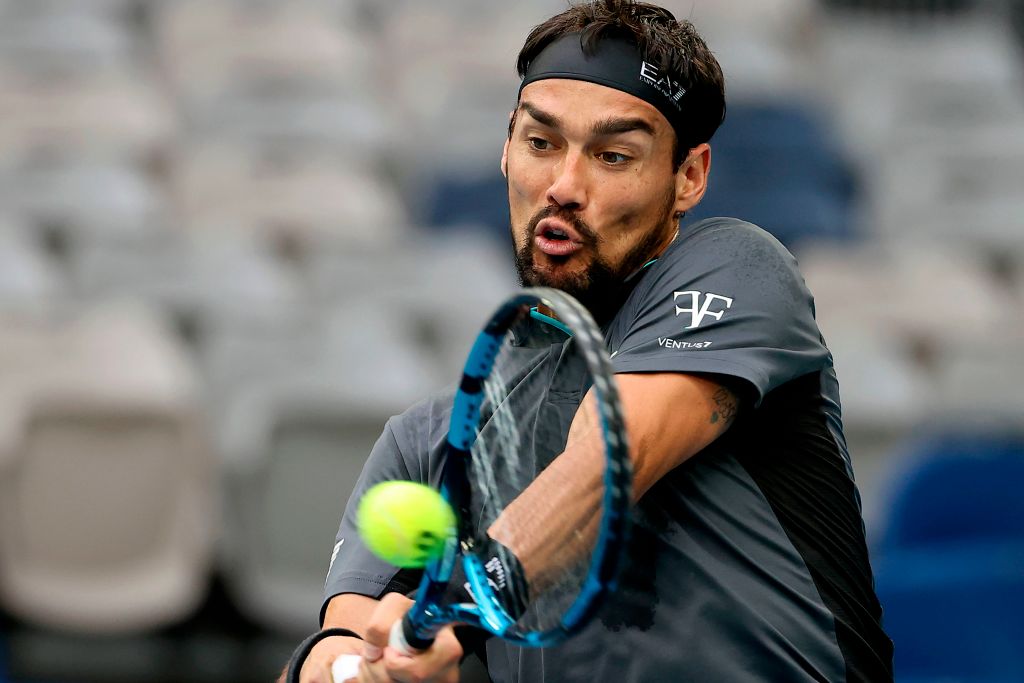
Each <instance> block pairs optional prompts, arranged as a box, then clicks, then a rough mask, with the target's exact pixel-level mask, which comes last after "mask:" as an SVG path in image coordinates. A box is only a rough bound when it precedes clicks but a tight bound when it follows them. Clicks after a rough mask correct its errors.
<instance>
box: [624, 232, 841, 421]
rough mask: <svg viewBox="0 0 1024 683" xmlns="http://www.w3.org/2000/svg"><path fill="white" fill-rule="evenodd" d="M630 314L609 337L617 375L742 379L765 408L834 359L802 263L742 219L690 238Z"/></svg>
mask: <svg viewBox="0 0 1024 683" xmlns="http://www.w3.org/2000/svg"><path fill="white" fill-rule="evenodd" d="M620 315H621V320H617V321H615V324H614V325H613V328H612V329H611V331H610V339H609V341H610V344H611V348H612V352H613V357H612V358H613V360H612V362H613V365H614V368H615V371H616V372H692V373H712V374H719V375H726V376H730V377H736V378H739V379H741V380H744V381H745V382H747V383H749V384H750V385H751V386H752V387H753V388H754V390H755V392H756V402H757V403H759V402H760V400H761V399H763V398H764V396H765V395H766V394H768V392H770V391H772V390H773V389H775V388H777V387H779V386H781V385H782V384H785V383H786V382H788V381H789V380H791V379H795V378H796V377H799V376H802V375H805V374H807V373H809V372H813V371H815V370H820V369H821V368H822V367H823V366H824V365H825V364H826V363H827V362H828V357H829V354H828V349H827V348H825V345H824V342H823V341H822V338H821V334H820V332H819V331H818V326H817V323H816V322H815V319H814V301H813V299H812V297H811V294H810V292H809V291H808V289H807V286H806V284H805V283H804V280H803V277H802V276H801V275H800V273H799V271H798V269H797V264H796V260H795V259H794V258H793V256H792V255H791V254H790V253H789V252H788V251H787V250H786V248H785V247H784V246H782V244H781V243H779V242H778V240H776V239H775V238H774V237H772V236H771V235H769V234H768V233H767V232H765V231H764V230H761V229H760V228H758V227H756V226H754V225H751V224H749V223H743V222H742V221H737V220H734V219H714V220H711V221H705V222H702V223H699V224H695V225H694V226H691V227H690V228H689V229H688V230H687V232H686V233H685V234H681V235H680V236H679V237H678V238H677V239H676V241H675V242H674V243H673V244H672V245H671V246H670V247H669V249H668V250H666V253H665V254H664V256H663V257H662V258H661V259H660V260H659V261H658V262H657V263H655V264H654V265H653V266H652V267H651V270H650V271H649V272H648V273H647V274H646V276H645V277H644V279H643V280H642V281H641V282H640V283H639V284H638V285H637V288H636V290H634V292H633V294H632V295H631V296H630V298H629V300H628V301H627V302H626V305H625V306H624V308H623V310H622V312H621V314H620Z"/></svg>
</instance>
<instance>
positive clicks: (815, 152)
mask: <svg viewBox="0 0 1024 683" xmlns="http://www.w3.org/2000/svg"><path fill="white" fill-rule="evenodd" d="M711 147H712V161H711V178H710V182H709V184H708V190H707V193H706V194H705V196H704V199H703V200H702V201H701V203H700V204H699V205H697V206H696V207H695V208H694V209H693V210H692V211H691V212H690V213H689V214H688V216H687V218H686V220H687V222H689V221H695V220H700V219H702V218H709V217H712V216H733V217H736V218H741V219H743V220H747V221H750V222H752V223H756V224H758V225H760V226H761V227H763V228H765V229H766V230H768V231H769V232H771V233H772V234H773V235H775V236H776V237H778V238H779V240H781V241H782V242H783V243H785V244H786V245H787V246H789V247H791V248H792V247H793V246H795V245H796V244H798V243H800V242H801V241H803V240H808V239H814V240H822V239H824V240H834V241H844V240H848V239H850V238H854V237H856V234H855V231H854V228H853V220H852V208H853V202H854V200H855V199H856V198H857V192H858V188H857V181H856V177H855V175H854V173H853V170H852V169H851V167H850V165H849V163H848V162H847V160H846V159H845V157H844V155H843V153H842V152H841V150H840V148H839V145H838V144H837V142H836V140H835V139H834V137H833V133H832V132H831V131H830V129H829V126H828V125H827V123H826V121H825V120H824V119H823V118H822V117H821V116H820V115H819V114H818V113H817V111H816V110H815V109H813V108H812V107H809V106H805V105H801V104H796V103H784V102H760V103H742V102H741V103H738V104H734V105H730V106H729V111H728V114H727V116H726V120H725V123H724V124H723V125H722V127H721V129H720V130H719V131H718V132H717V133H716V134H715V137H714V138H713V139H712V141H711Z"/></svg>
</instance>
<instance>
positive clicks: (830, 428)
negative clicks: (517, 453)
mask: <svg viewBox="0 0 1024 683" xmlns="http://www.w3.org/2000/svg"><path fill="white" fill-rule="evenodd" d="M518 68H519V72H520V74H521V76H522V79H523V80H522V86H521V88H520V91H519V100H518V104H517V107H516V109H515V111H514V112H513V113H512V116H511V122H510V126H509V135H508V140H507V141H506V143H505V149H504V152H503V154H502V158H501V168H502V171H503V173H504V174H505V177H506V178H507V180H508V196H509V207H510V216H511V230H512V237H513V241H514V245H515V259H516V265H517V267H518V271H519V274H520V277H521V279H522V281H523V283H524V284H525V285H544V286H551V287H556V288H559V289H562V290H564V291H566V292H569V293H570V294H572V295H573V296H575V297H576V298H578V299H579V300H580V301H581V302H583V303H584V304H585V305H586V306H587V307H588V308H589V309H590V311H591V312H592V313H593V315H594V317H595V318H596V319H597V320H598V322H599V323H601V325H602V328H603V329H604V330H605V332H606V340H607V343H608V347H609V350H610V352H611V353H612V358H613V363H614V367H615V370H616V372H617V379H618V383H619V387H620V392H621V394H622V401H623V405H624V407H625V411H626V419H627V425H628V427H629V431H630V439H631V446H632V452H631V458H632V459H633V462H634V467H635V493H634V495H635V497H636V499H637V506H636V510H635V524H634V531H633V534H632V537H631V540H630V549H629V565H628V567H627V569H626V571H625V575H624V577H623V578H622V580H621V582H620V589H619V590H618V592H617V593H616V594H615V595H614V596H613V597H612V598H611V600H610V601H609V603H607V604H606V605H605V606H604V608H603V609H602V612H601V614H600V616H599V618H598V619H597V620H595V621H594V622H593V623H592V624H591V625H590V626H588V627H587V628H586V629H585V630H584V631H583V632H582V633H581V634H580V635H578V636H577V637H575V638H573V639H571V640H570V641H568V642H566V643H565V644H563V645H560V646H558V647H555V648H551V649H547V650H530V649H519V648H516V647H513V646H511V645H509V644H508V643H505V642H503V641H501V640H500V639H497V638H492V639H490V640H489V641H487V642H486V643H485V644H484V645H483V647H482V649H483V650H484V653H483V655H482V656H483V657H484V658H485V661H486V665H487V669H488V673H489V675H490V677H491V679H492V680H493V681H500V682H506V681H508V682H511V681H521V682H524V683H539V682H542V681H548V682H556V681H559V682H560V681H627V682H639V681H729V682H730V683H742V682H747V681H749V682H751V683H753V682H758V683H763V682H764V681H786V682H793V681H871V682H873V683H877V682H879V681H891V680H892V665H891V662H892V644H891V641H890V640H889V639H888V638H887V637H886V635H885V633H884V631H883V630H882V628H881V624H880V619H881V610H880V607H879V603H878V600H877V598H876V596H875V593H874V589H873V580H872V574H871V567H870V564H869V561H868V553H867V548H866V543H865V535H864V526H863V521H862V517H861V509H860V499H859V495H858V492H857V489H856V486H855V485H854V479H853V472H852V469H851V463H850V456H849V454H848V453H847V448H846V443H845V440H844V437H843V428H842V422H841V419H840V408H839V395H838V385H837V382H836V376H835V373H834V371H833V367H832V359H831V356H830V354H829V351H828V349H827V348H826V346H825V343H824V341H823V339H822V337H821V334H820V333H819V331H818V328H817V325H816V323H815V319H814V304H813V300H812V298H811V295H810V293H809V292H808V290H807V288H806V286H805V284H804V281H803V279H802V277H801V276H800V273H799V272H798V270H797V266H796V263H795V261H794V259H793V257H792V256H791V255H790V254H789V253H788V252H787V251H786V249H785V248H784V247H783V246H782V245H780V244H779V242H778V241H776V240H775V239H774V238H773V237H772V236H771V235H769V234H767V233H766V232H764V231H763V230H761V229H760V228H758V227H756V226H754V225H751V224H749V223H745V222H743V221H741V220H737V219H735V218H716V219H710V220H705V221H701V222H699V223H696V224H694V225H691V226H690V227H688V228H686V229H685V230H683V231H680V229H679V219H680V218H681V217H682V215H683V214H684V213H685V212H686V211H687V210H689V209H690V208H692V207H693V206H694V205H696V204H697V203H698V202H699V201H700V199H701V197H702V196H703V194H704V191H705V188H706V185H707V182H708V177H709V172H710V170H711V150H710V147H709V144H708V143H709V141H710V139H711V137H712V135H713V134H714V132H715V130H716V129H717V128H718V126H719V125H720V124H721V122H722V120H723V118H724V115H725V95H724V85H723V77H722V73H721V69H720V67H719V65H718V63H717V62H716V60H715V58H714V56H713V55H712V53H711V52H710V50H709V49H708V47H707V46H706V45H705V43H704V41H703V40H702V39H701V38H700V36H699V35H698V34H697V32H696V31H695V30H694V28H693V26H692V25H691V24H690V23H689V22H687V21H678V20H676V19H675V18H674V17H673V16H672V15H671V13H669V12H668V11H666V10H664V9H661V8H659V7H656V6H653V5H649V4H645V3H637V2H629V1H627V0H597V1H595V2H591V3H588V4H581V5H578V6H574V7H572V8H570V9H568V10H567V11H565V12H563V13H561V14H559V15H557V16H555V17H552V18H551V19H549V20H548V21H546V22H544V23H543V24H541V25H539V26H538V27H536V28H535V29H534V30H533V31H532V32H531V34H530V35H529V37H528V38H527V40H526V43H525V45H524V47H523V49H522V51H521V53H520V55H519V61H518ZM535 324H536V325H543V323H541V322H537V323H535ZM523 362H524V366H528V364H529V363H533V362H538V361H537V359H536V354H535V355H534V356H531V355H530V354H524V360H523ZM527 369H528V367H524V370H527ZM525 374H526V373H525V372H524V375H525ZM450 404H451V394H450V393H448V394H445V395H440V396H435V397H432V398H430V399H428V400H426V401H424V402H422V403H420V404H418V405H416V406H414V407H413V408H411V409H410V410H409V411H407V412H406V413H404V414H403V415H400V416H398V417H396V418H393V419H392V420H390V421H389V422H388V424H387V425H386V427H385V429H384V434H383V435H382V436H381V438H380V440H379V441H378V443H377V444H376V446H375V447H374V449H373V451H372V453H371V454H370V457H369V460H368V462H367V464H366V466H365V469H364V471H363V474H362V477H361V478H360V481H359V483H358V484H357V487H356V492H355V494H354V495H353V498H352V501H351V502H350V503H349V506H348V509H347V510H346V513H345V516H344V518H343V519H342V521H341V527H340V530H339V535H338V538H337V544H336V545H335V547H334V556H333V558H332V562H331V567H330V570H329V575H328V579H327V584H326V596H325V598H326V599H325V602H324V606H323V609H322V612H321V620H322V624H323V626H324V628H336V629H341V630H338V631H336V632H335V633H336V634H337V635H333V636H331V637H328V638H324V639H323V640H322V641H320V642H319V644H318V645H317V646H316V647H315V648H314V649H313V651H312V653H311V654H310V656H309V657H308V658H307V660H306V662H305V664H304V666H303V669H302V680H303V681H304V682H306V683H329V681H330V673H329V667H330V663H331V662H332V661H333V659H334V658H335V657H336V656H338V655H339V654H348V653H352V654H362V655H363V656H364V664H363V665H362V669H361V671H360V677H359V680H360V681H389V680H397V681H443V682H450V681H456V680H458V675H459V672H458V663H459V660H460V658H461V657H462V656H463V655H464V653H465V652H466V650H467V649H468V648H469V646H470V642H469V641H468V640H467V639H463V640H462V641H461V642H460V639H459V637H457V636H456V634H455V632H454V631H453V630H452V629H451V628H447V629H445V630H443V631H442V632H441V633H440V635H439V637H438V639H437V641H436V642H435V644H434V645H433V646H432V647H431V648H430V649H429V650H427V651H425V652H424V653H423V654H421V655H416V656H407V655H401V654H399V653H397V652H394V651H392V650H391V649H389V648H387V647H386V643H387V633H388V630H389V629H390V627H391V625H392V624H393V623H394V622H395V621H396V620H397V619H399V618H400V617H401V615H402V614H403V613H404V611H405V610H406V609H408V606H409V604H410V603H411V601H410V600H409V599H408V598H407V597H405V593H408V592H410V591H412V590H413V589H414V588H415V586H416V584H417V582H418V576H416V574H415V573H414V572H410V571H408V570H402V571H397V570H396V569H395V568H394V567H391V566H389V565H387V564H386V563H384V562H382V561H381V560H379V559H377V558H375V557H374V556H373V554H372V553H371V552H369V550H368V549H367V548H366V547H365V546H364V545H363V544H362V543H361V542H360V539H359V536H358V534H357V533H356V530H355V526H354V509H355V503H356V502H357V501H358V500H359V497H360V496H361V494H362V492H363V491H365V490H366V489H367V488H368V487H369V486H371V485H373V484H375V483H377V482H379V481H383V480H388V479H413V480H419V481H424V482H431V481H436V480H437V472H438V471H439V468H440V462H439V461H440V456H439V454H440V453H442V452H443V449H442V443H443V441H444V437H445V433H446V429H447V424H448V411H449V409H450ZM556 462H557V461H556ZM498 532H500V530H498ZM499 540H503V541H505V542H506V543H507V544H508V545H510V546H514V539H512V540H509V539H499Z"/></svg>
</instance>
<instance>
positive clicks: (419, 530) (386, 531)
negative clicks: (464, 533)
mask: <svg viewBox="0 0 1024 683" xmlns="http://www.w3.org/2000/svg"><path fill="white" fill-rule="evenodd" d="M357 521H358V525H359V535H360V536H362V537H363V541H365V542H366V545H367V546H369V548H370V550H372V551H373V552H374V554H376V555H377V557H379V558H381V559H382V560H384V561H386V562H390V563H391V564H393V565H395V566H396V567H422V566H424V565H426V564H427V562H429V561H430V560H431V559H432V558H434V557H437V556H438V555H440V554H441V551H442V550H443V549H444V544H445V541H446V540H447V539H448V538H449V537H451V536H454V535H455V512H454V511H453V510H452V506H451V505H449V504H448V501H446V500H445V499H444V498H443V497H442V496H441V494H440V493H438V492H437V491H435V490H434V489H432V488H430V487H429V486H424V485H423V484H417V483H416V482H412V481H385V482H381V483H380V484H377V485H375V486H372V487H371V488H370V489H369V490H368V491H367V492H366V493H364V494H363V498H362V500H360V501H359V508H358V510H357Z"/></svg>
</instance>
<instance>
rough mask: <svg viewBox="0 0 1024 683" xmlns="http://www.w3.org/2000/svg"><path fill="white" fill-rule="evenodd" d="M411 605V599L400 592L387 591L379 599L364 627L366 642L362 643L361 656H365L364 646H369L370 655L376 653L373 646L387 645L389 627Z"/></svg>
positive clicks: (389, 633)
mask: <svg viewBox="0 0 1024 683" xmlns="http://www.w3.org/2000/svg"><path fill="white" fill-rule="evenodd" d="M411 606H412V600H410V599H409V598H407V597H405V596H404V595H402V594H401V593H388V594H387V595H385V596H384V597H383V598H381V600H380V604H378V605H377V609H375V610H373V615H372V616H371V617H370V623H369V625H368V626H367V628H366V644H365V645H364V652H363V656H364V657H366V656H367V653H366V649H367V647H366V646H369V648H370V652H369V654H370V657H368V658H369V659H371V660H372V659H373V657H372V655H373V654H376V653H375V651H374V650H373V649H372V648H374V647H377V648H380V649H382V650H383V649H384V648H385V647H387V645H388V638H389V636H390V635H391V627H392V626H393V625H394V623H395V622H396V621H399V620H400V619H401V618H402V617H403V616H405V613H406V612H408V611H409V608H410V607H411Z"/></svg>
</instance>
